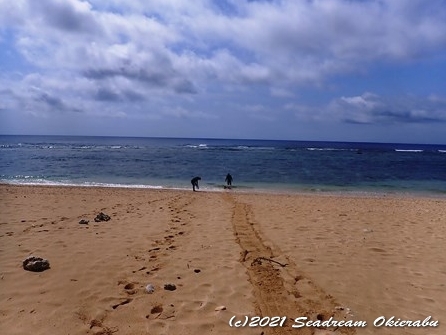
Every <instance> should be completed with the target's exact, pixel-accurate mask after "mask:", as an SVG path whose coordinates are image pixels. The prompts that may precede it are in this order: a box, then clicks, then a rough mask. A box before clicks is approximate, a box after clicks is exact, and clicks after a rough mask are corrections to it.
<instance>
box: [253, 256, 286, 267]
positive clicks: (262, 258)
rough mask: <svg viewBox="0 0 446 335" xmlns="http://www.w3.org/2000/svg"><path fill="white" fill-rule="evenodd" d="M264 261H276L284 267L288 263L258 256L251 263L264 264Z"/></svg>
mask: <svg viewBox="0 0 446 335" xmlns="http://www.w3.org/2000/svg"><path fill="white" fill-rule="evenodd" d="M262 261H268V262H271V263H275V264H278V265H280V266H281V267H283V268H284V267H285V266H287V265H288V264H284V263H280V262H278V261H275V260H274V259H271V258H267V257H257V258H256V259H254V260H253V261H252V263H251V265H254V264H262Z"/></svg>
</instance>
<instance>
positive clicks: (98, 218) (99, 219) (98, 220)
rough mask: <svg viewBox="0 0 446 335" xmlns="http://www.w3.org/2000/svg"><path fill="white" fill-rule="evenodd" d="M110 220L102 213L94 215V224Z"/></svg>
mask: <svg viewBox="0 0 446 335" xmlns="http://www.w3.org/2000/svg"><path fill="white" fill-rule="evenodd" d="M108 220H110V216H108V215H107V214H104V213H102V212H100V213H99V214H98V215H96V217H95V218H94V221H95V222H101V221H108Z"/></svg>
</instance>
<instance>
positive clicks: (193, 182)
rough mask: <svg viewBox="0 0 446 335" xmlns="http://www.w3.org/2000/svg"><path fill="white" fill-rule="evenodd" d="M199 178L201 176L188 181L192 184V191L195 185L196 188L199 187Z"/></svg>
mask: <svg viewBox="0 0 446 335" xmlns="http://www.w3.org/2000/svg"><path fill="white" fill-rule="evenodd" d="M199 180H201V177H194V178H192V179H191V181H190V183H191V184H192V190H194V192H195V187H196V188H197V190H199V189H200V187H199V186H198V181H199Z"/></svg>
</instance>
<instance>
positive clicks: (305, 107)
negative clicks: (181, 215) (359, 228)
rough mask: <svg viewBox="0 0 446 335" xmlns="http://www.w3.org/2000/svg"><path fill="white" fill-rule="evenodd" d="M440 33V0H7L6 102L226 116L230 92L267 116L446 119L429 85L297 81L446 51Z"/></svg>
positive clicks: (444, 21)
mask: <svg viewBox="0 0 446 335" xmlns="http://www.w3.org/2000/svg"><path fill="white" fill-rule="evenodd" d="M445 31H446V6H445V3H444V1H442V0H431V1H423V0H410V1H407V0H392V1H382V0H365V1H359V0H357V1H351V0H331V1H326V0H312V1H292V0H277V1H275V0H271V1H266V0H264V1H262V0H259V1H240V0H219V1H217V0H215V1H213V0H197V1H182V0H175V1H174V0H153V1H142V0H141V1H137V0H134V1H120V0H107V1H106V0H90V1H81V0H64V1H57V0H46V1H31V0H28V1H27V0H15V1H13V2H11V1H6V0H0V43H1V44H2V45H1V46H2V49H3V51H1V53H2V55H1V57H2V59H4V60H5V63H6V61H7V63H8V64H9V65H10V67H8V68H7V69H6V68H5V69H4V70H3V73H2V75H1V76H0V90H1V92H0V95H1V96H2V97H3V103H2V109H3V110H10V111H13V110H21V111H23V110H25V111H29V112H32V113H34V114H35V115H39V114H42V115H46V116H48V115H51V113H54V112H55V111H57V113H60V112H66V113H84V114H94V113H96V112H97V111H98V110H101V111H102V113H103V114H105V115H107V113H106V112H105V111H109V113H110V115H116V114H117V113H119V114H120V115H122V112H124V115H126V116H129V117H131V116H132V115H133V116H135V117H140V116H143V115H146V116H150V117H163V115H164V116H169V117H172V116H174V115H183V116H184V115H190V116H191V117H197V118H200V117H203V116H210V115H213V118H221V117H224V110H223V107H222V106H226V107H228V106H229V105H228V104H227V102H228V100H231V103H232V104H235V105H239V106H246V105H249V104H250V105H253V106H260V105H261V108H258V109H260V110H261V111H262V113H264V115H263V116H262V118H263V119H265V120H272V119H274V118H275V117H276V116H277V115H278V111H277V110H278V108H282V107H281V106H288V107H286V108H282V109H281V111H282V112H286V111H289V110H293V108H292V107H290V106H293V105H294V106H295V107H296V106H298V107H296V108H297V109H298V110H299V113H300V114H302V113H307V117H309V118H311V115H314V114H315V110H316V109H317V110H318V111H319V112H318V113H316V114H318V115H319V116H320V117H323V115H326V116H327V117H328V118H335V119H338V120H339V121H341V122H347V123H357V124H369V123H399V122H403V123H407V122H408V123H410V122H421V123H425V122H444V121H445V117H444V113H445V109H444V108H445V105H444V101H443V100H441V99H440V98H439V99H432V96H431V94H421V95H420V94H418V93H417V92H407V93H408V94H409V95H404V96H397V97H391V96H388V97H384V96H378V95H376V94H371V93H363V92H365V91H362V92H356V94H353V95H349V94H344V93H342V92H336V90H335V91H334V92H335V93H332V95H334V94H338V96H332V97H331V98H330V99H329V100H327V99H326V98H325V100H326V101H325V102H322V103H320V104H319V105H317V104H315V103H314V102H309V101H305V95H304V94H302V90H308V89H312V90H315V91H318V90H319V91H330V89H331V87H332V80H333V78H342V77H343V76H352V75H356V76H367V73H369V72H370V71H372V69H373V68H375V67H377V66H380V65H383V64H384V65H385V66H393V65H396V66H401V64H403V65H404V64H405V65H407V66H411V64H417V63H419V62H423V61H429V60H431V59H435V58H436V57H438V55H443V56H445V55H446V52H445V50H446V34H445V33H444V32H445ZM11 55H16V56H17V57H16V56H14V57H15V58H14V59H12V57H13V56H11ZM8 57H9V58H8ZM6 89H7V90H6ZM350 91H351V92H352V91H353V90H352V89H350ZM412 93H413V94H415V96H416V97H411V96H410V94H412ZM444 93H445V92H440V94H444ZM325 97H327V94H325ZM216 105H217V106H216ZM218 106H220V107H221V108H220V110H219V109H218V108H217V107H218ZM296 108H295V111H296V110H297V109H296ZM179 110H182V111H185V110H187V111H188V112H187V113H178V112H175V111H179ZM268 110H269V112H268ZM166 111H171V112H166ZM240 112H241V113H246V114H247V115H248V116H249V115H252V114H253V111H252V110H247V109H246V108H245V107H241V108H240ZM256 116H259V115H256Z"/></svg>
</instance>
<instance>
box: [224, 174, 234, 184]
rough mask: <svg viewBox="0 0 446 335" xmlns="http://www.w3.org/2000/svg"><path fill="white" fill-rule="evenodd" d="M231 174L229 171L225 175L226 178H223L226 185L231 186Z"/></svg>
mask: <svg viewBox="0 0 446 335" xmlns="http://www.w3.org/2000/svg"><path fill="white" fill-rule="evenodd" d="M232 179H233V178H232V176H231V174H230V173H228V174H227V175H226V179H225V182H226V184H227V185H228V186H231V185H232Z"/></svg>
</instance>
